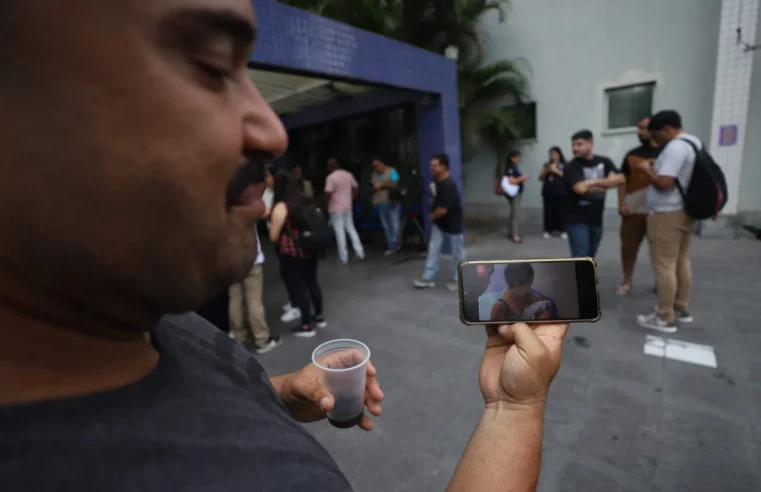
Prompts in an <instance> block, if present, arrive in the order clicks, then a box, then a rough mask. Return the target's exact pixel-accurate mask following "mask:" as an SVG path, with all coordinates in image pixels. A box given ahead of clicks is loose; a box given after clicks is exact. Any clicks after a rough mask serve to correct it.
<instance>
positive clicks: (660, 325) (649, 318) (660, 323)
mask: <svg viewBox="0 0 761 492" xmlns="http://www.w3.org/2000/svg"><path fill="white" fill-rule="evenodd" d="M637 324H638V325H639V326H641V327H642V328H648V329H650V330H656V331H660V332H662V333H675V332H676V329H677V328H676V322H675V321H666V320H663V319H661V317H660V316H658V314H656V313H650V314H640V315H639V316H637Z"/></svg>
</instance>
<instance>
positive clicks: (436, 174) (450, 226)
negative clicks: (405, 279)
mask: <svg viewBox="0 0 761 492" xmlns="http://www.w3.org/2000/svg"><path fill="white" fill-rule="evenodd" d="M431 177H432V178H433V179H432V181H431V184H430V190H431V239H430V240H429V241H428V258H427V260H426V262H425V272H424V273H423V277H422V278H419V279H416V280H415V281H414V282H413V283H414V285H415V287H417V288H419V289H430V288H432V287H435V286H436V283H435V279H436V274H437V273H438V271H439V259H440V255H441V249H442V248H443V247H444V241H445V240H447V239H448V240H449V244H450V245H451V247H452V255H453V256H454V259H455V270H454V276H453V277H452V281H450V282H447V288H448V289H449V290H457V265H459V264H460V262H461V261H463V260H465V235H464V234H463V219H462V201H461V200H460V190H459V189H458V188H457V183H455V181H454V179H453V178H452V176H450V174H449V157H448V156H447V155H446V154H438V155H435V156H434V157H433V159H431Z"/></svg>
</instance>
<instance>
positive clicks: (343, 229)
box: [330, 210, 365, 263]
mask: <svg viewBox="0 0 761 492" xmlns="http://www.w3.org/2000/svg"><path fill="white" fill-rule="evenodd" d="M330 222H331V224H333V231H334V232H335V233H336V245H337V246H338V259H339V260H341V263H346V262H348V261H349V250H348V248H347V247H346V235H347V234H348V235H349V239H350V240H351V247H352V248H354V254H356V255H357V256H358V257H359V258H364V257H365V250H364V249H363V248H362V242H361V241H360V240H359V234H357V229H356V228H355V227H354V215H353V214H352V211H351V210H346V211H345V212H330Z"/></svg>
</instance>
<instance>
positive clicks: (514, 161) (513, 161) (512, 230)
mask: <svg viewBox="0 0 761 492" xmlns="http://www.w3.org/2000/svg"><path fill="white" fill-rule="evenodd" d="M520 163H521V153H520V152H518V151H517V150H514V151H513V152H510V155H509V156H508V157H507V162H506V165H505V176H506V177H507V179H508V181H509V182H510V184H511V185H518V193H516V195H515V196H510V195H506V196H507V203H508V204H510V219H509V221H508V229H509V230H508V237H509V238H510V240H511V241H513V242H514V243H520V242H523V241H522V240H521V236H520V234H519V231H518V227H519V222H520V214H521V196H522V195H523V183H525V182H526V180H528V179H529V177H530V176H528V175H524V174H523V173H522V172H521V171H520V169H519V166H520Z"/></svg>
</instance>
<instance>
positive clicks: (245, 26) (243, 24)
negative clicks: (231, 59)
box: [170, 8, 256, 44]
mask: <svg viewBox="0 0 761 492" xmlns="http://www.w3.org/2000/svg"><path fill="white" fill-rule="evenodd" d="M172 21H179V22H182V23H188V24H196V25H198V26H199V27H201V28H203V29H206V30H208V31H210V32H216V33H219V34H223V35H225V36H229V37H230V38H232V39H234V40H235V41H236V42H238V43H241V44H252V43H254V41H256V26H255V25H254V24H253V23H251V21H250V20H249V19H247V18H246V17H243V16H242V15H240V14H238V13H237V12H234V11H232V10H219V9H210V8H206V9H205V8H189V9H185V10H182V11H180V12H177V13H175V14H174V15H172V18H171V20H170V22H172Z"/></svg>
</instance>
